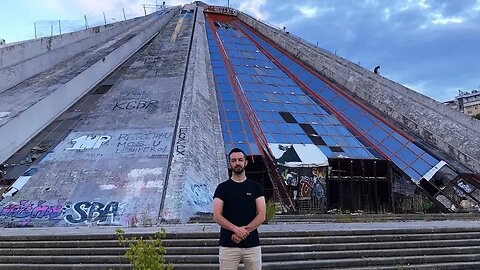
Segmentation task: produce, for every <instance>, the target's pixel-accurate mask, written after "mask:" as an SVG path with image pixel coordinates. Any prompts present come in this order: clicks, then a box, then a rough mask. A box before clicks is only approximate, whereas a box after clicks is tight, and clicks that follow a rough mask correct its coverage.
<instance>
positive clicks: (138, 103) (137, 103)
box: [112, 99, 159, 111]
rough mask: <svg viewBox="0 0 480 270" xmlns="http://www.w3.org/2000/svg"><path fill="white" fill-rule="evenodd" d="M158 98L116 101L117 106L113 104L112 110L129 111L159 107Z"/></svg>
mask: <svg viewBox="0 0 480 270" xmlns="http://www.w3.org/2000/svg"><path fill="white" fill-rule="evenodd" d="M158 103H159V101H158V100H155V99H154V100H129V101H119V102H117V103H115V106H113V109H112V111H115V110H127V111H133V110H138V109H144V110H147V109H148V108H150V109H156V108H158Z"/></svg>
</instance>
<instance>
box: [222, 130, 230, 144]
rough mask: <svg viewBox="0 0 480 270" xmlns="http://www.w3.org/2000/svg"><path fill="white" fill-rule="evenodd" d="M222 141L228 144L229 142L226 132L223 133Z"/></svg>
mask: <svg viewBox="0 0 480 270" xmlns="http://www.w3.org/2000/svg"><path fill="white" fill-rule="evenodd" d="M223 141H224V142H225V143H229V142H230V134H229V133H228V132H224V133H223Z"/></svg>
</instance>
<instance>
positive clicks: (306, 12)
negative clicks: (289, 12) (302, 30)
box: [298, 6, 317, 18]
mask: <svg viewBox="0 0 480 270" xmlns="http://www.w3.org/2000/svg"><path fill="white" fill-rule="evenodd" d="M298 10H299V11H300V12H301V13H302V14H303V16H305V17H307V18H312V17H315V15H317V8H316V7H307V6H299V7H298Z"/></svg>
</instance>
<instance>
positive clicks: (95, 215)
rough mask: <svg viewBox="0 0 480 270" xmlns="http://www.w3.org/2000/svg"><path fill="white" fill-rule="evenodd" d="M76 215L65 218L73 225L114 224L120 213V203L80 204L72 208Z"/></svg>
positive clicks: (86, 202)
mask: <svg viewBox="0 0 480 270" xmlns="http://www.w3.org/2000/svg"><path fill="white" fill-rule="evenodd" d="M72 211H73V213H74V214H68V215H66V216H65V220H66V221H67V222H69V223H71V224H78V223H98V224H105V223H112V222H113V220H114V218H115V216H116V215H117V212H118V202H109V203H107V204H106V205H105V204H103V203H100V202H88V201H83V202H78V203H76V204H75V205H73V207H72Z"/></svg>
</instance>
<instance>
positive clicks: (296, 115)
mask: <svg viewBox="0 0 480 270" xmlns="http://www.w3.org/2000/svg"><path fill="white" fill-rule="evenodd" d="M292 115H293V117H294V118H295V120H297V122H298V123H308V121H307V120H306V119H305V117H303V114H300V113H292Z"/></svg>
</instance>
